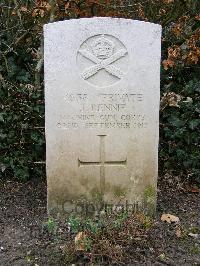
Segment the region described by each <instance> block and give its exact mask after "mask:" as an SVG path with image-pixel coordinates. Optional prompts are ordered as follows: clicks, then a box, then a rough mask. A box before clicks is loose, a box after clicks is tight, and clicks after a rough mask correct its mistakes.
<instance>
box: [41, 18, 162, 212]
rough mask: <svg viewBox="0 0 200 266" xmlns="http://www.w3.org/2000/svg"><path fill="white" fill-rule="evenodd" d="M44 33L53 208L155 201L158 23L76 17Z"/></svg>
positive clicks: (50, 204)
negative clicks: (86, 204)
mask: <svg viewBox="0 0 200 266" xmlns="http://www.w3.org/2000/svg"><path fill="white" fill-rule="evenodd" d="M44 40H45V42H44V44H45V47H44V48H45V49H44V65H45V106H46V169H47V180H48V210H49V212H50V213H51V212H53V211H56V212H65V211H66V212H68V211H69V210H71V209H73V208H74V206H75V204H76V203H77V202H90V203H91V204H92V203H94V202H95V201H96V200H97V199H100V200H101V201H103V202H105V203H108V204H114V205H116V204H119V203H120V204H125V202H126V204H138V203H139V204H140V203H143V202H147V203H150V205H151V207H150V208H153V207H154V206H155V203H156V183H157V168H158V133H159V98H160V54H161V47H160V44H161V26H160V25H157V24H152V23H148V22H142V21H134V20H130V19H118V18H83V19H77V20H75V19H74V20H67V21H62V22H56V23H51V24H47V25H45V26H44ZM129 206H130V205H129Z"/></svg>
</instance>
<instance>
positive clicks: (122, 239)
mask: <svg viewBox="0 0 200 266" xmlns="http://www.w3.org/2000/svg"><path fill="white" fill-rule="evenodd" d="M73 219H75V218H73ZM75 220H76V221H77V220H79V221H80V224H79V227H78V228H79V229H80V230H79V231H78V233H77V235H76V237H75V239H74V236H73V238H72V239H71V240H70V243H69V246H70V248H69V249H68V250H67V251H66V254H65V260H66V261H65V262H66V263H75V262H77V259H78V258H79V259H80V256H81V257H82V259H83V260H84V262H85V263H86V264H87V263H88V262H91V261H92V263H93V264H97V265H98V264H99V262H100V261H101V263H102V264H112V263H114V264H117V263H118V264H120V263H121V262H122V261H124V259H125V257H126V250H127V247H129V246H130V245H137V247H138V248H139V249H137V250H136V249H135V251H134V252H135V255H136V256H137V255H138V252H140V251H138V250H141V252H142V250H144V248H145V247H147V246H148V242H147V237H148V233H149V231H150V229H151V228H152V226H153V221H152V220H151V219H150V218H149V217H148V216H145V215H144V214H141V213H134V214H131V213H127V212H122V211H121V212H118V213H111V214H109V215H107V216H102V217H101V216H100V217H99V220H98V221H96V220H93V219H92V218H88V219H86V220H80V219H75ZM100 225H103V226H102V227H101V226H100ZM81 229H82V230H81ZM138 238H139V239H140V240H139V241H138Z"/></svg>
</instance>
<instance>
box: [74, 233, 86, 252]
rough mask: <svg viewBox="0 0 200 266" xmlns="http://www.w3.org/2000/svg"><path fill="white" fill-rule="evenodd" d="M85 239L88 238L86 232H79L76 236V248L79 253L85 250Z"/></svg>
mask: <svg viewBox="0 0 200 266" xmlns="http://www.w3.org/2000/svg"><path fill="white" fill-rule="evenodd" d="M85 238H86V235H85V233H84V232H79V233H78V234H77V235H76V236H75V246H76V250H77V251H83V250H85Z"/></svg>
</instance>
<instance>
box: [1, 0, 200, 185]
mask: <svg viewBox="0 0 200 266" xmlns="http://www.w3.org/2000/svg"><path fill="white" fill-rule="evenodd" d="M199 10H200V1H199V0H181V1H179V0H148V1H147V0H143V1H139V0H121V1H120V0H115V1H112V0H85V1H81V0H74V1H71V0H68V1H65V0H57V1H42V0H36V1H33V0H13V1H11V0H1V3H0V26H1V31H0V50H1V54H0V177H1V178H7V177H9V178H16V179H19V180H27V179H29V178H30V177H32V176H35V177H44V176H45V138H44V93H43V90H44V88H43V74H42V72H43V58H42V54H43V44H42V38H43V37H42V26H43V24H44V23H47V22H52V21H58V20H64V19H70V18H80V17H92V16H112V17H124V18H131V19H138V20H145V21H149V22H154V23H159V24H161V25H162V27H163V37H162V62H161V109H160V148H159V155H160V156H159V160H160V161H159V165H160V174H161V175H164V174H165V173H170V174H173V175H176V176H182V177H183V178H188V179H189V180H196V181H199V182H200V152H199V138H200V134H199V132H200V131H199V128H200V118H199V114H200V102H199V95H200V79H199V76H200V71H199V61H200V48H199V44H200V28H199V26H200V14H199V13H198V12H199Z"/></svg>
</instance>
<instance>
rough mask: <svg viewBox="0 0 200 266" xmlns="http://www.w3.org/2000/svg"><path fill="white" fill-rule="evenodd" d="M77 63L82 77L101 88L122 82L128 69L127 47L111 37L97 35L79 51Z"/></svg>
mask: <svg viewBox="0 0 200 266" xmlns="http://www.w3.org/2000/svg"><path fill="white" fill-rule="evenodd" d="M77 63H78V65H79V68H80V71H81V72H80V75H81V77H82V78H83V79H84V80H86V81H88V82H90V83H92V84H94V85H96V86H99V87H102V86H109V85H112V84H113V83H115V82H117V81H119V80H121V79H122V78H123V77H124V75H125V74H126V72H127V69H128V52H127V49H126V48H125V46H124V45H123V44H122V43H121V42H120V41H119V40H118V39H117V38H115V37H113V36H111V35H96V36H93V37H91V38H89V39H88V40H86V41H85V42H84V43H83V44H82V45H81V47H80V49H79V50H78V54H77Z"/></svg>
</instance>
